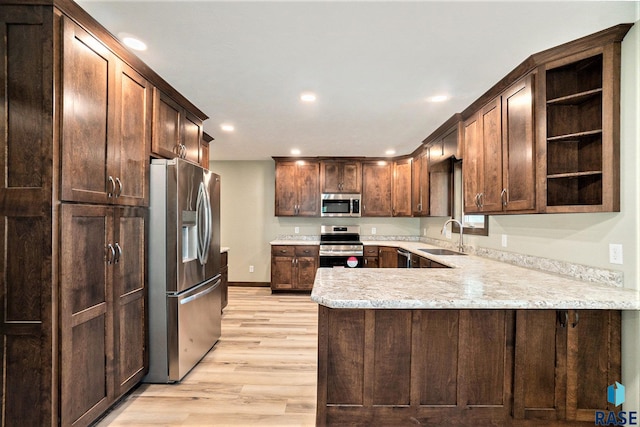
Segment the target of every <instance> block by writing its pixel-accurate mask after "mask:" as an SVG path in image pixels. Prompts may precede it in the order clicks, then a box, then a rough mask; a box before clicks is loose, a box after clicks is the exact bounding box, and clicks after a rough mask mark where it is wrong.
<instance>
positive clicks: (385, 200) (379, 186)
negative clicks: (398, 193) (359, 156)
mask: <svg viewBox="0 0 640 427" xmlns="http://www.w3.org/2000/svg"><path fill="white" fill-rule="evenodd" d="M392 181H393V163H392V162H387V161H377V162H370V161H367V162H363V163H362V216H392V212H391V207H392V206H391V186H392Z"/></svg>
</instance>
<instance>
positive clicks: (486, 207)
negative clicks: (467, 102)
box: [463, 75, 536, 213]
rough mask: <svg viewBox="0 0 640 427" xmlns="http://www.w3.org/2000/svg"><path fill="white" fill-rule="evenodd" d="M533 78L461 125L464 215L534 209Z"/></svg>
mask: <svg viewBox="0 0 640 427" xmlns="http://www.w3.org/2000/svg"><path fill="white" fill-rule="evenodd" d="M533 117H534V111H533V75H528V76H526V77H525V78H524V79H522V80H520V81H519V82H516V83H515V84H514V85H512V86H511V87H510V88H508V89H507V90H506V91H505V92H503V93H502V94H501V95H500V96H498V97H497V98H495V99H494V100H493V101H491V102H489V103H488V104H487V105H485V106H484V107H483V108H482V109H480V110H479V111H478V112H477V113H476V114H474V115H473V116H472V117H471V118H469V119H468V120H466V121H465V123H464V127H463V128H464V138H463V142H464V161H463V179H464V205H465V213H505V212H514V211H517V212H533V211H535V202H536V197H535V194H536V193H535V191H536V189H535V182H536V181H535V176H536V175H535V174H536V169H535V157H536V151H535V143H534V137H533V135H534V128H533Z"/></svg>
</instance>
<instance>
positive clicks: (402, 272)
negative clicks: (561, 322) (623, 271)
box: [289, 241, 640, 310]
mask: <svg viewBox="0 0 640 427" xmlns="http://www.w3.org/2000/svg"><path fill="white" fill-rule="evenodd" d="M289 244H291V243H289ZM365 244H376V245H380V246H395V247H401V248H404V249H407V250H409V251H410V252H414V253H417V254H419V255H420V256H423V257H426V258H430V259H432V260H434V261H437V262H439V263H441V264H444V265H447V266H449V267H451V268H428V269H425V268H413V269H402V268H398V269H396V268H380V269H367V268H354V269H346V268H319V269H318V271H317V273H316V279H315V282H314V285H313V291H312V293H311V299H312V300H313V301H315V302H317V303H318V304H321V305H324V306H327V307H330V308H364V309H383V308H392V309H393V308H395V309H415V308H426V309H433V308H437V309H464V308H479V309H612V310H640V292H638V291H636V290H632V289H626V288H620V287H615V286H611V285H608V284H600V283H592V282H587V281H582V280H577V279H572V278H568V277H565V276H561V275H557V274H551V273H545V272H542V271H539V270H535V269H531V268H525V267H519V266H515V265H511V264H507V263H504V262H499V261H494V260H490V259H487V258H484V257H478V256H474V255H462V256H461V255H445V256H442V255H431V254H427V253H425V252H422V251H420V250H419V249H420V248H436V246H433V245H429V244H425V243H421V242H392V241H375V242H365Z"/></svg>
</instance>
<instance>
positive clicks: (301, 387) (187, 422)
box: [97, 287, 318, 427]
mask: <svg viewBox="0 0 640 427" xmlns="http://www.w3.org/2000/svg"><path fill="white" fill-rule="evenodd" d="M317 313H318V308H317V305H316V304H315V303H313V302H312V301H311V299H310V297H309V294H299V295H298V294H273V295H272V294H271V291H270V290H269V288H245V287H242V288H240V287H230V288H229V305H228V306H227V308H225V311H224V315H223V317H222V337H221V338H220V341H218V343H217V344H216V346H215V347H214V348H213V350H212V351H210V352H209V353H208V354H207V355H206V356H205V357H204V358H203V359H202V361H201V362H200V363H199V364H198V365H197V366H196V367H195V368H194V369H193V370H192V371H191V372H190V373H189V374H187V376H186V377H185V378H184V379H183V380H182V381H181V382H180V383H178V384H142V385H140V386H139V387H138V388H137V389H135V390H134V391H133V392H132V393H131V394H130V395H128V396H127V397H126V398H125V399H124V400H123V401H122V402H121V403H119V404H118V405H117V406H116V407H115V408H114V409H113V410H112V411H111V412H110V413H109V414H107V416H106V417H105V418H104V419H102V420H101V421H100V422H99V423H98V424H97V426H98V427H105V426H134V425H135V426H145V425H153V426H225V425H228V426H255V425H260V426H264V425H278V426H313V425H315V408H316V380H317V377H316V370H317V363H316V362H317V345H318V344H317V341H318V338H317V337H318V334H317V331H318V329H317V324H318V315H317Z"/></svg>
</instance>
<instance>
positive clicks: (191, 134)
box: [181, 113, 209, 169]
mask: <svg viewBox="0 0 640 427" xmlns="http://www.w3.org/2000/svg"><path fill="white" fill-rule="evenodd" d="M201 140H202V121H201V120H200V119H198V118H197V117H195V116H194V115H193V114H189V113H185V115H184V120H183V121H182V135H181V141H182V145H183V146H184V151H185V155H184V158H185V159H187V160H191V161H192V162H194V163H199V162H200V141H201ZM206 168H207V169H209V165H207V166H206Z"/></svg>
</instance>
